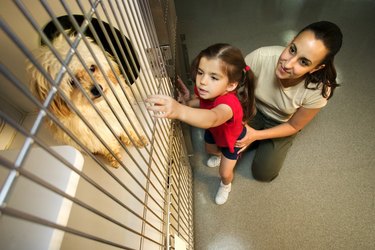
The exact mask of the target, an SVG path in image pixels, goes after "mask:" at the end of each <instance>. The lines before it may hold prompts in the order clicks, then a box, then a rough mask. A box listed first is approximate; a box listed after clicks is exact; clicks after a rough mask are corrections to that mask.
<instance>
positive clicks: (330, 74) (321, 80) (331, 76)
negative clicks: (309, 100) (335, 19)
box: [297, 21, 343, 99]
mask: <svg viewBox="0 0 375 250" xmlns="http://www.w3.org/2000/svg"><path fill="white" fill-rule="evenodd" d="M307 30H309V31H312V32H313V33H314V34H315V37H316V39H318V40H321V41H322V42H323V43H324V45H325V47H326V48H327V50H328V53H327V55H326V56H325V58H324V59H323V60H322V62H321V63H320V65H322V64H324V65H325V67H324V68H322V69H320V70H317V71H315V72H313V73H311V74H308V75H307V76H306V79H305V87H306V88H309V89H317V88H319V86H320V84H323V87H322V96H323V97H325V98H327V99H329V98H331V97H332V95H333V92H334V90H335V88H336V87H337V86H339V84H338V83H337V82H336V77H337V73H336V69H335V66H334V63H333V60H334V58H335V55H336V54H337V52H339V50H340V48H341V45H342V37H343V36H342V32H341V30H340V28H339V27H338V26H337V25H336V24H334V23H331V22H328V21H320V22H315V23H312V24H310V25H308V26H306V27H305V28H303V29H302V30H301V31H300V32H299V33H298V34H297V36H298V35H299V34H301V33H302V32H304V31H307ZM311 83H315V86H314V87H310V86H309V85H310V84H311Z"/></svg>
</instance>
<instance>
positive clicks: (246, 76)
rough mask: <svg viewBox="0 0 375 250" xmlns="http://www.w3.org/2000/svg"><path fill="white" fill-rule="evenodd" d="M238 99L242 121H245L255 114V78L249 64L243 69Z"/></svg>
mask: <svg viewBox="0 0 375 250" xmlns="http://www.w3.org/2000/svg"><path fill="white" fill-rule="evenodd" d="M239 99H240V101H241V104H242V109H243V113H244V115H243V121H244V122H247V121H248V120H250V119H251V118H253V117H254V116H255V113H256V109H255V80H254V73H253V71H252V70H251V69H250V67H249V66H247V65H246V67H245V68H244V69H243V80H242V81H241V84H240V91H239Z"/></svg>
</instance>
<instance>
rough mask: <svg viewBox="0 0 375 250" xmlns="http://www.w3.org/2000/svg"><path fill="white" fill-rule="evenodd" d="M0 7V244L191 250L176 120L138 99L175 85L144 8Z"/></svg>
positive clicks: (116, 4) (91, 4)
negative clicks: (158, 116)
mask: <svg viewBox="0 0 375 250" xmlns="http://www.w3.org/2000/svg"><path fill="white" fill-rule="evenodd" d="M0 5H1V8H0V15H1V19H0V27H1V29H0V39H1V44H2V45H1V46H0V60H1V68H0V72H1V74H0V87H1V88H2V91H1V93H0V118H1V120H0V122H1V126H0V150H1V151H0V187H1V190H0V211H1V215H0V216H1V220H0V248H1V249H118V248H120V249H169V248H172V249H175V248H176V247H177V245H180V246H181V245H183V246H185V247H186V248H187V249H193V245H194V242H193V224H192V221H193V213H192V187H191V183H192V182H191V178H192V176H191V169H190V165H189V163H188V158H187V152H186V149H185V146H184V144H185V143H184V137H183V134H182V131H181V128H180V125H179V123H177V122H171V121H168V120H155V119H153V118H151V116H150V114H149V113H148V111H147V110H146V107H145V104H144V102H143V100H144V99H145V98H146V97H147V95H149V94H155V93H163V94H167V95H173V79H174V77H173V76H172V77H171V74H172V75H173V74H174V73H173V72H170V71H168V73H169V74H167V70H166V63H165V61H166V60H165V56H164V55H163V53H162V52H161V46H160V45H159V42H158V37H157V35H156V31H155V26H154V22H153V16H152V13H151V9H150V5H149V2H148V1H136V0H132V1H120V0H116V1H109V0H108V1H104V0H96V1H94V0H85V1H83V0H82V1H78V0H77V1H73V0H69V1H68V0H65V1H63V0H61V1H52V0H51V1H47V0H44V1H31V0H23V1H21V0H15V1H11V0H7V1H2V3H1V4H0ZM174 25H175V24H174ZM173 42H174V41H172V43H173ZM168 63H170V62H168ZM177 242H178V244H177ZM181 242H182V243H181Z"/></svg>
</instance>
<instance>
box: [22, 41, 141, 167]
mask: <svg viewBox="0 0 375 250" xmlns="http://www.w3.org/2000/svg"><path fill="white" fill-rule="evenodd" d="M69 39H70V41H71V42H73V41H74V40H75V39H76V36H75V35H73V34H70V35H69ZM87 40H88V41H89V42H90V44H89V47H90V48H91V49H92V51H93V54H95V56H96V58H97V61H98V62H100V67H99V65H98V63H97V62H96V61H95V60H94V57H93V55H92V53H91V52H90V50H89V48H88V46H86V45H85V43H84V41H83V40H81V41H80V42H79V44H78V47H77V49H76V51H75V52H74V55H73V57H72V59H71V60H70V62H69V64H68V67H69V69H70V70H71V72H72V73H73V74H74V76H75V77H72V76H71V75H69V74H68V73H67V72H65V73H64V74H63V75H62V78H61V81H59V80H58V79H59V77H61V75H58V74H59V72H61V69H62V64H61V63H60V62H59V60H58V59H57V58H56V57H55V56H54V54H53V53H52V51H51V50H50V49H49V48H48V47H47V46H42V47H40V48H39V49H38V50H37V51H36V59H37V60H38V62H39V63H40V65H41V66H42V67H43V68H44V69H45V71H46V72H47V73H48V74H49V75H50V76H51V78H52V79H54V80H57V84H58V86H59V87H58V89H59V91H58V92H57V93H56V94H55V95H54V96H53V99H52V101H51V102H50V103H49V106H48V107H49V110H50V111H51V112H52V113H53V114H54V115H55V116H56V118H57V119H58V120H59V121H60V122H61V123H62V124H63V125H64V126H65V127H66V128H67V129H68V130H69V131H70V132H71V133H72V134H73V135H74V136H75V137H77V138H78V139H79V140H80V142H81V143H82V144H83V145H84V146H85V147H87V149H88V150H89V151H90V152H92V153H94V154H99V155H103V156H104V157H105V158H106V159H107V160H108V161H109V162H110V164H111V165H112V166H113V167H115V168H117V167H118V166H119V163H118V160H116V158H115V157H114V155H115V156H116V157H117V158H118V159H119V160H121V154H120V149H121V148H122V147H121V144H120V143H119V141H118V139H120V140H121V141H122V142H123V143H124V144H125V145H127V146H130V145H135V146H136V147H142V146H146V145H147V140H146V137H145V136H144V135H143V134H139V133H136V130H135V129H134V128H140V125H139V123H138V120H137V118H136V116H135V113H134V111H133V109H132V106H133V107H134V105H136V101H135V98H134V96H133V94H132V92H131V90H130V87H129V86H128V85H127V84H126V83H125V79H124V77H123V75H121V74H120V71H119V68H118V65H117V64H116V62H115V61H114V60H113V58H112V57H111V56H110V55H109V54H108V53H106V52H103V51H102V50H101V49H100V48H99V46H98V45H97V44H96V43H94V41H93V40H92V39H91V38H89V37H87ZM52 45H53V46H54V48H55V49H56V50H57V51H58V53H59V54H60V56H61V58H62V60H65V59H66V57H67V54H68V53H69V52H71V46H70V45H69V44H68V42H67V41H66V39H65V38H64V36H63V35H62V34H60V35H59V36H57V37H56V38H55V39H54V40H53V41H52ZM77 54H79V55H80V56H81V58H82V59H83V61H84V64H85V65H86V68H85V67H84V66H83V64H82V63H81V61H80V60H79V58H78V56H77ZM108 61H110V63H111V65H112V68H113V69H114V70H112V69H111V67H110V64H109V62H108ZM101 69H102V70H103V71H102V70H101ZM89 71H90V72H89ZM28 72H29V75H30V79H31V81H30V89H31V91H32V93H33V94H34V95H35V96H36V97H37V98H38V99H39V100H40V101H41V102H42V103H43V102H45V101H46V100H47V98H50V95H51V93H53V92H51V91H53V87H52V83H51V82H49V81H48V80H47V79H46V78H45V77H44V76H43V75H42V73H41V72H40V71H39V70H38V69H37V68H36V67H35V65H33V64H32V63H29V65H28ZM116 76H117V77H116ZM110 86H111V87H112V88H111V87H110ZM125 92H126V95H125ZM84 93H85V94H86V95H85V94H84ZM114 93H116V95H115V94H114ZM103 95H105V97H106V98H104V96H103ZM63 96H65V97H66V99H68V100H69V101H68V102H66V101H65V99H64V98H63ZM116 96H117V97H116ZM87 97H88V98H87ZM89 99H90V100H91V101H92V103H93V104H94V106H95V107H96V109H97V110H98V111H99V113H100V114H101V115H102V116H103V118H104V120H105V121H106V122H107V124H106V123H105V122H104V121H103V119H102V118H101V117H100V115H99V114H98V112H97V111H96V110H95V109H94V107H93V105H92V104H91V103H90V102H89ZM105 99H107V100H108V102H107V100H105ZM68 103H69V104H68ZM109 104H110V105H109ZM71 106H74V107H75V108H76V109H77V110H78V111H79V112H80V113H81V114H82V116H83V117H84V118H85V119H86V120H87V122H88V123H89V124H90V126H88V125H86V123H85V122H84V121H83V120H82V119H81V118H80V117H79V116H78V115H77V114H76V112H75V111H74V110H73V109H72V107H71ZM110 106H111V107H112V109H113V111H112V109H111V107H110ZM114 113H115V114H116V115H117V117H116V116H115V115H114ZM130 121H131V122H130ZM47 125H48V127H49V128H50V129H51V131H52V132H53V134H54V137H55V138H56V139H57V140H58V141H60V142H63V143H67V144H70V145H72V146H75V147H77V148H78V149H81V147H80V146H79V145H77V143H75V141H74V140H73V139H72V138H71V137H70V136H69V135H68V134H67V133H65V132H64V131H63V130H62V129H60V128H59V127H58V126H57V125H56V124H55V123H54V122H53V121H52V120H50V119H48V120H47ZM89 127H91V129H90V128H89ZM92 130H94V131H95V133H96V134H97V136H96V135H95V134H94V132H93V131H92ZM111 130H112V131H111ZM97 137H100V138H101V139H102V141H104V142H105V144H107V146H108V148H110V149H111V151H112V152H113V154H114V155H112V153H110V152H109V150H108V149H107V148H106V147H105V146H104V145H103V143H102V142H101V141H100V140H99V139H98V138H97ZM116 137H117V138H118V139H116Z"/></svg>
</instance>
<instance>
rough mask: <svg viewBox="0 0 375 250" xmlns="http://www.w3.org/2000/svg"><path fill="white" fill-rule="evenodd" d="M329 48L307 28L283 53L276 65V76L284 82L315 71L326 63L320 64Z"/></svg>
mask: <svg viewBox="0 0 375 250" xmlns="http://www.w3.org/2000/svg"><path fill="white" fill-rule="evenodd" d="M327 53H328V50H327V48H326V47H325V45H324V43H323V42H322V41H321V40H318V39H316V38H315V34H314V33H313V32H311V31H309V30H306V31H304V32H302V33H301V34H299V35H298V36H297V37H296V38H294V40H293V41H292V42H291V43H290V44H289V45H288V47H287V48H285V50H284V51H283V52H282V53H281V55H280V57H279V61H278V64H277V67H276V77H277V78H279V79H280V80H281V82H282V83H284V82H285V83H287V82H295V83H296V84H297V83H298V82H299V81H293V80H302V79H303V78H304V76H305V75H306V74H308V73H313V72H315V71H317V70H319V69H321V68H323V67H324V66H325V65H324V64H320V63H321V62H322V60H323V59H324V57H325V56H326V55H327Z"/></svg>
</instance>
